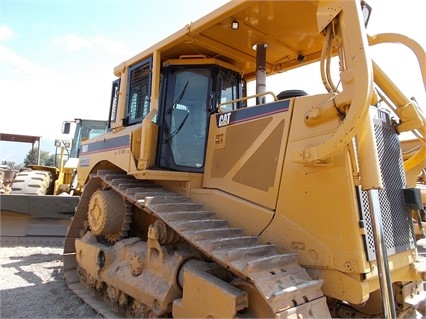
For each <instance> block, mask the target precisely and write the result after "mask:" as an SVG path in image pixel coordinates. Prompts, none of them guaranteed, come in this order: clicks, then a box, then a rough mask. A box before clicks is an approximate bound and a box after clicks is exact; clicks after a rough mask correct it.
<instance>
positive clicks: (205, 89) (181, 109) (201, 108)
mask: <svg viewBox="0 0 426 319" xmlns="http://www.w3.org/2000/svg"><path fill="white" fill-rule="evenodd" d="M204 60H205V59H204ZM194 62H195V61H194V60H193V61H192V63H194ZM208 62H209V61H203V58H200V59H199V61H197V62H195V63H199V64H190V65H188V66H185V67H184V68H183V67H182V65H179V64H178V65H173V64H172V63H173V61H168V62H166V63H167V66H166V67H165V68H164V71H163V74H164V77H163V78H164V79H167V81H164V83H163V84H162V87H163V89H164V96H163V98H162V99H161V101H160V112H159V117H158V124H159V143H158V144H159V146H158V156H157V162H158V165H159V166H160V167H163V168H168V169H171V170H177V171H179V170H180V171H188V172H202V171H203V169H204V161H205V153H206V145H207V136H208V127H209V118H210V115H211V114H214V113H216V112H217V106H218V104H219V103H220V101H230V100H236V99H239V98H241V97H242V81H241V76H240V74H239V73H238V72H237V71H235V70H231V69H226V68H224V67H221V66H220V65H215V64H213V63H212V64H209V63H208ZM227 107H228V109H229V110H233V109H237V108H238V103H232V104H230V105H228V106H227Z"/></svg>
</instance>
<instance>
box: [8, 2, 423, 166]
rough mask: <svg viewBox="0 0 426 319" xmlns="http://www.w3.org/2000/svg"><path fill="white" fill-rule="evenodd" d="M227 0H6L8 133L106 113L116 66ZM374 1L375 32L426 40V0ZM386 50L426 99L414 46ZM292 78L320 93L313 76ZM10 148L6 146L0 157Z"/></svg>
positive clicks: (55, 129)
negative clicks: (312, 84)
mask: <svg viewBox="0 0 426 319" xmlns="http://www.w3.org/2000/svg"><path fill="white" fill-rule="evenodd" d="M225 2H227V1H226V0H221V1H218V0H124V1H118V0H111V1H109V0H104V1H102V0H92V1H90V0H89V1H84V0H0V88H1V89H0V90H1V92H2V93H1V96H2V98H1V100H0V103H1V112H2V113H1V116H0V132H4V133H15V134H28V135H37V136H42V138H46V139H55V138H58V137H61V134H60V128H61V123H62V121H63V120H72V119H74V118H95V119H106V117H107V114H108V107H109V99H110V90H111V81H112V80H113V79H114V75H113V68H114V67H115V66H116V65H118V64H120V63H121V62H122V61H124V60H126V59H128V58H130V57H131V56H133V55H135V54H137V53H138V52H140V51H142V50H144V49H146V48H147V47H148V46H150V45H152V44H154V43H156V42H157V41H160V40H161V39H163V38H164V37H166V36H168V35H170V34H172V33H173V32H175V31H176V30H177V29H180V28H183V27H184V26H185V25H186V24H188V23H189V22H190V21H195V20H197V19H198V18H200V17H202V16H203V15H205V14H207V13H208V12H210V11H212V10H213V9H215V8H217V7H219V6H220V5H222V4H224V3H225ZM367 2H368V3H369V4H370V5H371V6H372V7H373V15H372V17H371V20H370V25H369V28H368V30H369V32H370V33H371V34H375V33H380V32H398V33H403V34H406V35H408V36H410V37H412V38H414V39H415V40H417V41H418V42H420V43H421V44H422V45H423V46H424V47H425V46H426V32H425V30H426V23H425V17H424V13H425V12H426V1H425V0H404V1H400V0H398V1H397V0H386V1H385V0H370V1H367ZM380 52H382V53H380V54H379V57H378V58H377V60H378V62H379V64H380V65H383V68H384V69H386V68H387V67H389V68H390V69H391V71H390V73H391V76H395V77H397V78H399V80H400V81H401V83H402V84H401V85H402V86H403V89H406V90H407V91H408V92H407V95H408V96H412V95H416V97H417V98H418V99H419V100H422V101H425V98H424V95H425V93H424V87H423V84H422V82H421V79H420V75H419V74H416V73H415V72H414V71H413V72H412V71H405V70H401V65H400V62H401V59H402V58H401V57H402V54H407V57H408V58H409V59H410V60H411V62H409V61H405V60H402V61H403V62H404V63H405V62H407V63H408V64H409V65H412V63H413V62H414V59H413V58H412V55H410V52H408V53H407V51H403V53H401V51H399V50H397V49H394V48H393V47H391V49H390V50H388V49H385V51H380ZM379 58H380V59H379ZM425 63H426V62H425ZM410 68H411V67H410ZM407 72H408V75H407ZM284 76H288V75H284ZM410 76H411V77H413V78H409V77H410ZM292 83H300V85H302V86H300V85H299V86H298V87H295V88H300V89H307V90H310V91H311V92H310V93H315V92H312V91H315V90H316V88H306V87H304V86H303V85H306V78H303V79H302V81H300V82H297V81H293V82H292ZM268 84H269V82H268ZM271 87H273V88H274V89H275V87H274V84H273V83H272V84H271ZM321 89H322V88H321ZM276 93H278V92H276ZM419 95H420V96H419ZM421 95H423V96H421ZM6 151H7V150H6V147H4V146H0V159H4V157H5V156H6V155H5V153H6ZM2 153H3V154H2Z"/></svg>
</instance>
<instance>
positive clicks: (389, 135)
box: [358, 116, 415, 260]
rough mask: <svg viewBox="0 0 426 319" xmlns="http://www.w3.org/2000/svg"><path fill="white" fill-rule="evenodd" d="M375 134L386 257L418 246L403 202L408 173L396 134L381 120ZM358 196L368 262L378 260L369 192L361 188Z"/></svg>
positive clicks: (377, 123)
mask: <svg viewBox="0 0 426 319" xmlns="http://www.w3.org/2000/svg"><path fill="white" fill-rule="evenodd" d="M385 117H387V116H385ZM374 131H375V135H376V140H377V150H378V153H379V161H380V166H381V173H382V179H383V189H382V190H379V191H378V194H379V200H380V210H381V217H382V223H383V225H382V228H383V239H384V242H385V245H386V248H387V254H388V255H393V254H396V253H398V252H401V251H406V250H410V249H413V248H414V247H415V243H414V232H413V224H412V220H411V216H410V213H409V211H408V210H407V208H406V207H405V202H404V194H403V189H404V188H405V187H406V185H405V174H404V168H403V162H402V156H401V149H400V145H399V140H398V137H397V135H396V132H395V130H394V128H393V127H392V126H391V125H389V124H388V123H386V122H384V121H383V120H382V119H374ZM358 193H359V194H360V207H361V218H362V220H363V224H364V227H365V230H366V235H365V246H366V250H367V255H368V259H369V260H375V259H376V254H375V249H374V237H373V231H372V225H371V219H370V213H369V203H368V197H367V192H364V191H361V189H360V188H359V190H358Z"/></svg>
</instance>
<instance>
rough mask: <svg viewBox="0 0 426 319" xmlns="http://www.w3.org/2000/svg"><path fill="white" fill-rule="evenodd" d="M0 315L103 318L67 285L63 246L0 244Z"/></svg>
mask: <svg viewBox="0 0 426 319" xmlns="http://www.w3.org/2000/svg"><path fill="white" fill-rule="evenodd" d="M0 308H1V311H0V318H102V317H101V316H100V315H98V314H97V313H96V312H94V311H93V310H92V309H91V308H90V307H89V306H87V305H85V304H84V303H83V301H82V300H81V299H79V298H78V297H77V296H76V295H74V294H73V293H72V292H71V291H70V290H69V289H68V287H67V285H66V283H65V280H64V276H63V261H62V247H41V246H37V247H23V246H17V247H16V246H15V247H0Z"/></svg>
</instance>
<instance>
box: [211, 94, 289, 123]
mask: <svg viewBox="0 0 426 319" xmlns="http://www.w3.org/2000/svg"><path fill="white" fill-rule="evenodd" d="M289 106H290V100H283V101H278V102H272V103H268V104H264V105H258V106H252V107H247V108H244V109H239V110H236V111H232V112H228V113H220V114H217V115H216V125H217V126H218V127H223V126H227V125H232V124H238V123H241V122H246V121H249V120H254V119H257V118H260V117H265V116H269V115H272V114H276V113H280V112H287V111H288V108H289Z"/></svg>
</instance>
